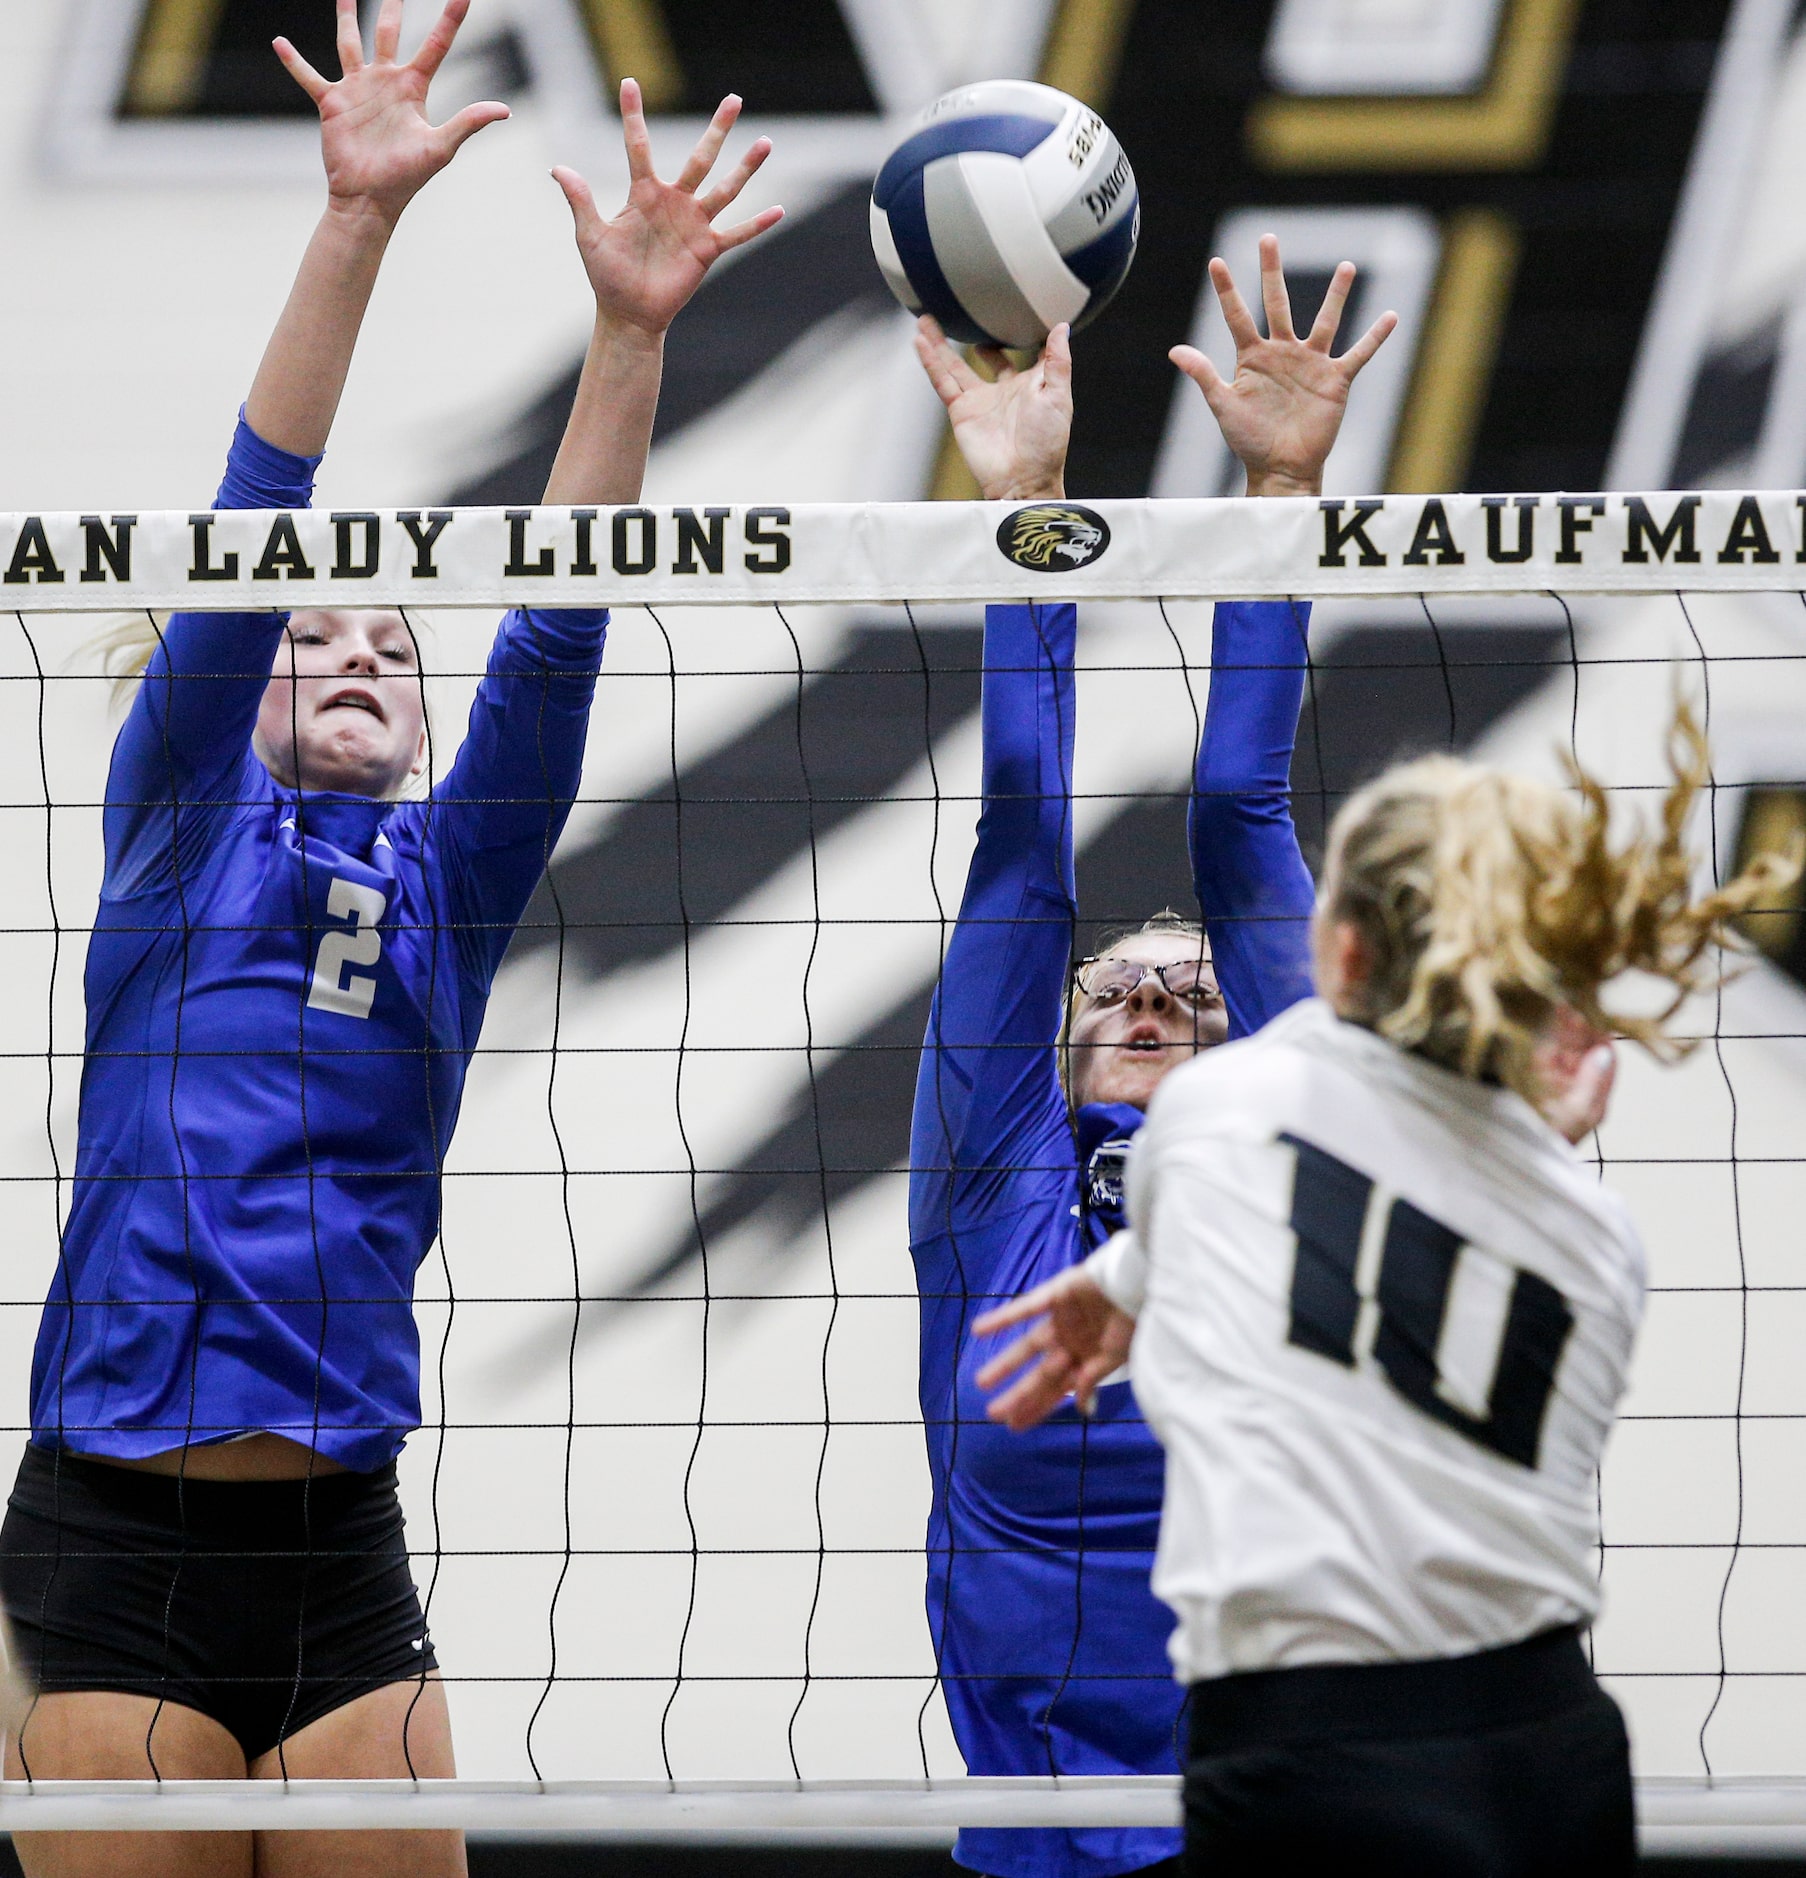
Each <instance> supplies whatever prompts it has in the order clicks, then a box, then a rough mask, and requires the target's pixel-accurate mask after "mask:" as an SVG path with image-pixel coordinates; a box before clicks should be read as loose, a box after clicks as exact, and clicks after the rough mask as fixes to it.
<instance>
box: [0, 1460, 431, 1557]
mask: <svg viewBox="0 0 1806 1878" xmlns="http://www.w3.org/2000/svg"><path fill="white" fill-rule="evenodd" d="M10 1503H11V1504H12V1505H13V1506H15V1507H17V1508H18V1509H19V1510H20V1511H21V1512H25V1513H32V1514H36V1515H37V1516H39V1517H40V1518H43V1519H61V1520H65V1521H79V1520H80V1518H81V1516H82V1513H83V1510H84V1509H86V1510H88V1511H90V1512H93V1513H95V1514H100V1515H102V1516H105V1515H112V1516H115V1517H123V1518H126V1519H130V1520H134V1521H137V1522H140V1523H141V1524H143V1525H144V1526H146V1527H153V1528H161V1529H164V1530H167V1531H169V1532H173V1533H183V1532H185V1533H187V1534H189V1535H193V1534H195V1533H197V1532H204V1531H219V1532H229V1533H232V1534H234V1535H235V1536H244V1537H252V1536H255V1535H261V1536H264V1537H265V1539H266V1542H267V1543H268V1544H269V1545H270V1547H271V1548H272V1549H274V1548H275V1547H277V1546H279V1545H280V1544H281V1543H282V1541H283V1538H284V1536H285V1535H287V1534H291V1533H293V1532H296V1531H299V1530H301V1529H303V1528H306V1527H312V1528H315V1529H318V1528H319V1527H321V1526H323V1525H330V1524H334V1523H337V1522H341V1521H346V1520H353V1521H358V1520H364V1519H375V1520H379V1521H383V1520H388V1519H393V1520H395V1521H396V1522H399V1521H400V1518H401V1506H400V1499H399V1496H398V1494H397V1491H396V1470H395V1463H394V1462H393V1461H390V1462H388V1463H387V1464H386V1465H384V1466H382V1467H379V1468H378V1469H376V1471H375V1472H374V1473H368V1474H359V1473H351V1472H343V1473H329V1474H318V1475H316V1476H315V1477H314V1478H313V1479H312V1480H193V1479H179V1478H177V1477H176V1476H175V1475H173V1474H153V1473H149V1472H147V1471H146V1470H145V1469H143V1468H139V1467H116V1466H113V1465H111V1464H110V1463H108V1462H106V1461H96V1460H91V1459H89V1458H87V1457H86V1456H84V1455H80V1454H74V1453H71V1452H70V1451H69V1450H68V1449H67V1448H61V1449H58V1448H44V1447H39V1446H38V1445H37V1444H36V1443H35V1442H34V1443H30V1444H28V1445H27V1447H26V1449H25V1456H24V1459H23V1460H22V1461H21V1462H20V1464H19V1474H18V1479H17V1480H16V1481H15V1483H14V1485H13V1491H12V1496H11V1502H10Z"/></svg>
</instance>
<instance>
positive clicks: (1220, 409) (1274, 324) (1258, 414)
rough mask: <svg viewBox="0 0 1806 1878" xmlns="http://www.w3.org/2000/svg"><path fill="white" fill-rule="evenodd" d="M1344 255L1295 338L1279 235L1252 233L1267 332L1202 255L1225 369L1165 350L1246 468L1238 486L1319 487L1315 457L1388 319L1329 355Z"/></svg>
mask: <svg viewBox="0 0 1806 1878" xmlns="http://www.w3.org/2000/svg"><path fill="white" fill-rule="evenodd" d="M1354 278H1355V270H1354V264H1353V263H1352V262H1350V261H1344V262H1343V263H1342V265H1341V266H1340V267H1338V268H1337V269H1336V271H1335V274H1334V276H1333V277H1332V279H1331V280H1330V283H1329V291H1328V292H1327V293H1326V294H1325V295H1324V296H1323V305H1322V308H1321V309H1320V310H1319V312H1318V314H1317V319H1316V323H1315V324H1314V325H1313V326H1312V327H1311V330H1310V332H1309V333H1308V334H1306V336H1305V337H1304V338H1302V339H1300V338H1299V337H1298V335H1297V333H1296V332H1295V331H1294V330H1293V327H1292V304H1291V299H1290V296H1289V295H1288V294H1287V292H1286V282H1285V275H1284V274H1283V273H1282V272H1281V271H1280V266H1279V242H1278V239H1277V237H1275V236H1273V235H1262V236H1261V238H1260V290H1261V300H1262V303H1263V304H1264V306H1265V308H1266V313H1267V337H1266V338H1265V339H1263V338H1262V337H1261V336H1260V328H1259V327H1257V326H1256V325H1255V323H1254V316H1253V315H1252V314H1251V313H1250V312H1249V311H1248V307H1247V303H1246V302H1245V301H1244V300H1243V299H1242V296H1241V295H1240V293H1238V292H1237V291H1236V285H1235V281H1234V279H1233V278H1232V277H1231V275H1230V272H1229V267H1228V264H1227V263H1226V262H1224V261H1223V260H1221V259H1213V260H1212V261H1211V263H1210V279H1211V284H1212V285H1213V286H1214V287H1215V288H1216V290H1217V299H1218V301H1219V303H1220V304H1221V306H1222V309H1223V318H1224V320H1225V321H1226V322H1227V324H1228V327H1229V336H1230V338H1231V339H1233V340H1234V341H1235V375H1234V376H1233V377H1232V378H1228V379H1225V378H1224V377H1223V376H1222V374H1221V373H1219V372H1218V370H1217V369H1216V367H1215V366H1214V365H1212V364H1211V362H1210V360H1209V359H1207V358H1206V357H1205V356H1204V354H1203V353H1202V352H1200V351H1198V350H1197V348H1196V347H1194V346H1174V347H1173V349H1172V351H1171V352H1169V353H1168V354H1167V357H1168V358H1170V359H1171V360H1172V362H1173V363H1174V364H1175V365H1176V366H1178V368H1179V369H1180V371H1182V372H1183V373H1184V374H1185V375H1186V377H1187V378H1190V379H1192V380H1193V381H1194V382H1195V383H1196V385H1197V387H1198V389H1199V390H1200V391H1202V392H1203V394H1204V398H1205V402H1206V403H1207V404H1209V406H1210V409H1211V412H1212V413H1213V415H1214V416H1215V418H1216V420H1217V423H1218V424H1219V425H1221V426H1222V431H1223V438H1224V441H1225V442H1226V443H1227V444H1228V445H1229V447H1230V449H1231V450H1233V451H1234V452H1235V454H1236V456H1237V457H1239V458H1240V459H1241V464H1242V467H1243V468H1244V469H1245V470H1246V471H1247V472H1248V493H1249V494H1250V495H1251V496H1261V495H1285V496H1296V495H1319V494H1321V493H1322V489H1323V465H1324V463H1325V462H1326V461H1327V460H1328V457H1329V452H1330V446H1331V445H1332V444H1334V442H1335V441H1336V433H1337V432H1338V431H1339V430H1340V429H1341V428H1342V413H1343V411H1344V410H1345V409H1346V408H1347V405H1348V388H1349V386H1350V385H1352V384H1353V383H1354V380H1355V374H1356V373H1357V372H1359V371H1360V369H1361V367H1362V366H1363V365H1365V364H1366V363H1367V361H1368V360H1369V359H1370V358H1372V357H1373V355H1374V354H1375V353H1376V352H1377V351H1379V349H1380V347H1381V345H1382V344H1383V343H1384V342H1385V340H1386V338H1387V337H1388V335H1389V334H1390V333H1391V332H1392V329H1393V328H1394V327H1395V326H1397V324H1398V315H1397V314H1396V313H1382V314H1381V315H1380V316H1379V318H1378V319H1376V320H1375V321H1374V322H1373V324H1372V325H1371V326H1369V327H1368V329H1367V330H1366V332H1364V333H1363V334H1362V335H1361V336H1360V338H1359V339H1357V340H1356V341H1355V343H1354V344H1353V345H1352V346H1350V347H1349V348H1348V350H1347V351H1346V352H1344V353H1343V354H1342V356H1341V357H1340V358H1332V357H1331V356H1330V347H1331V346H1332V345H1333V344H1334V343H1335V338H1336V329H1337V328H1338V327H1339V326H1340V325H1341V324H1342V309H1343V307H1344V306H1345V305H1346V304H1347V301H1348V290H1349V288H1351V287H1352V286H1353V285H1354Z"/></svg>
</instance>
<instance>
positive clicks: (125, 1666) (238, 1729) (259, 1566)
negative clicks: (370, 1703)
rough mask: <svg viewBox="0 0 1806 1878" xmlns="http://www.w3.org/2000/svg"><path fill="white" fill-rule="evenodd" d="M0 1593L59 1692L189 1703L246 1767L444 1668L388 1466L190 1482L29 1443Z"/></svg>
mask: <svg viewBox="0 0 1806 1878" xmlns="http://www.w3.org/2000/svg"><path fill="white" fill-rule="evenodd" d="M0 1595H3V1596H4V1599H5V1603H6V1610H7V1615H8V1616H9V1617H10V1618H11V1619H12V1622H13V1630H14V1634H15V1636H16V1638H17V1641H18V1646H19V1663H20V1666H21V1667H22V1668H23V1669H24V1670H25V1671H26V1672H27V1673H28V1674H29V1675H30V1676H31V1677H32V1678H33V1679H34V1680H35V1681H36V1683H37V1685H38V1687H39V1688H40V1689H42V1690H43V1691H45V1692H46V1693H47V1694H48V1693H50V1692H52V1691H56V1690H76V1689H110V1690H117V1691H119V1692H121V1693H124V1694H128V1695H147V1696H152V1697H155V1698H157V1699H159V1700H162V1701H167V1702H179V1703H181V1704H182V1705H183V1706H184V1707H186V1708H192V1709H198V1710H199V1711H200V1712H201V1713H202V1714H203V1715H208V1716H211V1717H212V1718H213V1720H215V1721H217V1722H218V1723H219V1724H220V1725H221V1726H222V1727H224V1728H226V1729H227V1730H229V1731H230V1732H231V1733H232V1734H233V1735H234V1736H236V1738H237V1740H238V1743H239V1745H240V1747H242V1748H243V1749H244V1753H245V1759H246V1760H247V1761H254V1760H256V1759H257V1758H258V1756H259V1755H262V1754H265V1753H267V1752H268V1751H269V1750H270V1749H271V1748H273V1747H274V1746H275V1745H276V1743H277V1742H278V1741H280V1740H282V1739H284V1738H285V1737H287V1736H289V1735H292V1734H297V1733H299V1732H300V1730H301V1729H303V1728H305V1727H306V1726H307V1725H308V1723H309V1722H312V1721H318V1720H319V1718H320V1717H321V1716H322V1715H327V1714H330V1713H331V1712H332V1711H333V1710H334V1709H336V1708H339V1707H342V1706H343V1705H344V1704H345V1703H347V1702H351V1701H355V1700H356V1698H357V1697H359V1696H360V1695H367V1694H368V1693H369V1692H370V1691H371V1690H372V1689H379V1688H382V1687H384V1686H385V1685H386V1684H388V1683H392V1682H408V1681H412V1680H414V1679H416V1678H418V1677H420V1676H422V1675H423V1674H424V1673H425V1672H426V1671H427V1670H430V1669H433V1668H435V1667H436V1663H435V1661H434V1657H433V1646H432V1642H431V1639H430V1638H429V1637H428V1636H427V1634H426V1621H425V1619H424V1618H423V1617H422V1616H421V1611H420V1598H419V1594H418V1593H417V1592H416V1591H415V1589H414V1580H413V1576H412V1574H411V1573H410V1571H409V1569H408V1552H407V1544H406V1540H405V1538H404V1536H403V1532H402V1518H401V1502H400V1500H399V1499H398V1498H397V1497H396V1492H395V1468H394V1466H393V1465H392V1464H391V1465H390V1466H388V1467H385V1468H382V1469H380V1470H379V1471H378V1472H376V1473H374V1474H324V1475H322V1476H321V1477H320V1478H319V1479H317V1480H312V1481H300V1480H268V1481H265V1480H258V1481H223V1480H188V1481H177V1480H174V1479H171V1478H170V1477H169V1476H167V1475H164V1474H150V1473H142V1472H139V1471H137V1470H135V1469H132V1468H126V1467H109V1466H108V1465H106V1463H105V1462H102V1461H86V1460H82V1459H80V1458H78V1457H77V1456H75V1455H71V1454H57V1453H54V1452H52V1451H50V1450H48V1449H45V1448H38V1447H30V1448H27V1449H26V1450H25V1459H24V1461H23V1462H22V1463H21V1465H20V1468H19V1478H18V1481H17V1483H16V1484H15V1486H14V1488H13V1492H12V1497H11V1500H10V1501H9V1502H8V1505H7V1511H6V1523H5V1525H4V1526H0ZM27 1743H28V1745H29V1737H27Z"/></svg>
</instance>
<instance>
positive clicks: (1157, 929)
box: [1054, 906, 1210, 1107]
mask: <svg viewBox="0 0 1806 1878" xmlns="http://www.w3.org/2000/svg"><path fill="white" fill-rule="evenodd" d="M1143 933H1160V934H1168V933H1170V934H1171V935H1172V936H1173V937H1174V938H1179V939H1195V940H1197V942H1198V951H1199V954H1200V956H1201V957H1204V958H1209V956H1210V946H1209V944H1208V942H1207V941H1206V939H1205V937H1204V928H1203V926H1202V925H1200V924H1199V922H1198V921H1197V920H1195V919H1187V918H1186V917H1185V915H1184V914H1183V913H1175V912H1174V911H1173V909H1172V908H1171V907H1170V906H1163V907H1162V908H1161V909H1160V911H1159V912H1158V913H1156V914H1155V915H1154V916H1153V917H1152V918H1151V919H1144V920H1143V921H1142V922H1141V924H1140V925H1139V926H1123V927H1119V928H1118V929H1117V930H1115V931H1114V932H1107V933H1105V934H1104V936H1103V937H1102V938H1101V939H1100V940H1099V941H1098V947H1097V950H1096V952H1094V953H1093V954H1092V957H1093V958H1100V959H1102V958H1108V957H1109V956H1110V954H1111V953H1112V952H1114V951H1115V950H1116V948H1117V947H1118V946H1119V945H1121V944H1122V943H1123V941H1124V940H1125V939H1139V938H1140V937H1141V936H1142V934H1143ZM1075 988H1076V980H1075V977H1074V976H1073V975H1072V974H1070V973H1069V974H1068V976H1067V979H1066V1003H1065V1007H1064V1009H1063V1010H1062V1011H1061V1014H1060V1034H1059V1036H1058V1037H1057V1038H1056V1039H1055V1040H1054V1048H1055V1052H1056V1061H1057V1063H1058V1067H1059V1073H1060V1093H1061V1094H1062V1095H1064V1096H1065V1098H1066V1101H1067V1105H1068V1107H1070V1106H1071V1103H1072V1007H1073V1002H1074V999H1073V992H1074V990H1075Z"/></svg>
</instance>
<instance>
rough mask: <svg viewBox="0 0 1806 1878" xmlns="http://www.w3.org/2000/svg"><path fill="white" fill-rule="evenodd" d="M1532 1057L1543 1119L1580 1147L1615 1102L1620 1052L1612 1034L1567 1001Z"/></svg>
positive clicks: (1538, 1102)
mask: <svg viewBox="0 0 1806 1878" xmlns="http://www.w3.org/2000/svg"><path fill="white" fill-rule="evenodd" d="M1531 1060H1532V1062H1533V1064H1534V1066H1535V1070H1536V1080H1537V1083H1538V1085H1539V1088H1540V1094H1539V1096H1538V1098H1537V1104H1536V1106H1537V1109H1538V1111H1539V1112H1540V1114H1541V1115H1542V1118H1543V1120H1544V1121H1546V1122H1547V1123H1548V1124H1549V1126H1550V1127H1551V1128H1553V1129H1554V1130H1555V1132H1556V1133H1557V1134H1558V1135H1560V1136H1562V1137H1563V1139H1565V1140H1567V1141H1569V1142H1572V1143H1573V1144H1574V1145H1575V1146H1579V1144H1580V1143H1581V1142H1582V1141H1584V1140H1585V1139H1586V1138H1587V1136H1588V1135H1590V1134H1591V1133H1592V1132H1593V1130H1594V1129H1595V1128H1597V1127H1598V1126H1599V1124H1600V1123H1601V1122H1602V1121H1604V1120H1605V1112H1606V1110H1607V1108H1609V1107H1610V1105H1611V1099H1612V1086H1613V1084H1614V1083H1615V1082H1616V1081H1617V1079H1618V1053H1617V1050H1616V1048H1615V1047H1614V1046H1613V1043H1612V1040H1611V1038H1610V1037H1608V1036H1607V1035H1606V1033H1605V1032H1604V1031H1602V1030H1598V1029H1595V1027H1594V1026H1593V1025H1591V1024H1589V1023H1588V1022H1587V1020H1586V1019H1585V1018H1584V1017H1582V1016H1581V1015H1580V1013H1579V1012H1578V1011H1576V1010H1573V1009H1571V1008H1570V1007H1569V1006H1567V1005H1565V1004H1564V1005H1562V1006H1561V1007H1560V1008H1559V1009H1558V1010H1557V1011H1556V1013H1555V1015H1554V1017H1553V1018H1552V1019H1551V1020H1550V1022H1549V1024H1548V1026H1547V1028H1546V1029H1545V1030H1544V1032H1543V1034H1542V1036H1541V1037H1540V1038H1539V1039H1538V1041H1537V1045H1536V1050H1535V1053H1534V1055H1533V1057H1532V1059H1531Z"/></svg>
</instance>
